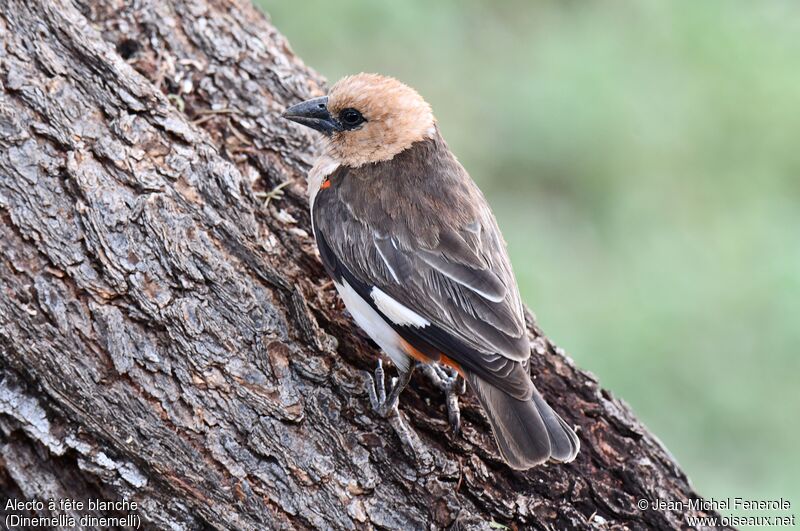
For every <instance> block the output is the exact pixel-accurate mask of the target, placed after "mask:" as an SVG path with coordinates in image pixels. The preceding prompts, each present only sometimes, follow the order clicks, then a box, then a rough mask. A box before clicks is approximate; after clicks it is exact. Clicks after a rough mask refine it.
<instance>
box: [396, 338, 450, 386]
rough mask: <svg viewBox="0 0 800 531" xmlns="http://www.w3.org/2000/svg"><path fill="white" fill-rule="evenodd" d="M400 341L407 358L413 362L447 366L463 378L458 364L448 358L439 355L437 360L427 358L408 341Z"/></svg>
mask: <svg viewBox="0 0 800 531" xmlns="http://www.w3.org/2000/svg"><path fill="white" fill-rule="evenodd" d="M402 341H403V348H404V349H405V351H406V354H408V355H409V356H411V357H412V358H414V359H415V360H417V361H420V362H422V363H431V362H434V361H438V362H439V363H441V364H442V365H447V366H448V367H452V368H453V369H455V370H456V372H457V373H458V374H460V375H461V377H462V378H464V377H465V376H464V370H463V369H462V368H461V365H459V364H458V363H456V362H455V361H453V360H452V359H450V358H448V357H447V356H445V355H444V354H441V353H440V354H439V357H438V359H435V358H431V357H430V356H428V355H427V354H425V353H423V352H422V351H420V350H418V349H416V348H414V346H413V345H412V344H411V343H409V342H408V341H406V340H405V339H403V340H402Z"/></svg>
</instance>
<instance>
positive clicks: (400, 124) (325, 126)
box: [283, 74, 436, 167]
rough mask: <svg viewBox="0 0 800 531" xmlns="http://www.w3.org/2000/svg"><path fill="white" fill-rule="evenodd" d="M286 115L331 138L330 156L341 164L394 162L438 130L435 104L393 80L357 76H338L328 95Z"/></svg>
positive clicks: (297, 107)
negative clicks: (398, 155)
mask: <svg viewBox="0 0 800 531" xmlns="http://www.w3.org/2000/svg"><path fill="white" fill-rule="evenodd" d="M283 115H284V116H285V117H286V118H288V119H290V120H293V121H295V122H298V123H301V124H303V125H306V126H308V127H311V128H313V129H316V130H317V131H320V132H322V133H324V134H325V135H326V136H327V137H328V146H327V147H328V149H327V151H328V154H329V155H330V156H331V157H333V158H334V159H335V160H336V161H337V162H339V163H340V164H344V165H346V166H354V167H356V166H361V165H363V164H367V163H370V162H379V161H382V160H389V159H391V158H392V157H394V156H395V155H397V154H398V153H400V152H401V151H403V150H405V149H408V148H409V147H410V146H411V144H413V143H414V142H417V141H420V140H423V139H425V138H428V137H431V136H433V135H434V134H435V123H436V120H435V118H434V117H433V112H432V111H431V107H430V105H428V104H427V103H426V102H425V100H423V99H422V96H420V95H419V94H418V93H417V91H415V90H414V89H412V88H411V87H409V86H407V85H404V84H403V83H401V82H399V81H397V80H396V79H394V78H391V77H386V76H381V75H378V74H356V75H354V76H348V77H345V78H343V79H341V80H339V81H338V82H337V83H336V84H335V85H334V86H333V87H332V88H331V90H330V92H329V94H328V95H327V96H324V97H322V98H315V99H313V100H308V101H305V102H303V103H299V104H297V105H294V106H292V107H289V108H288V109H286V111H285V112H284V114H283Z"/></svg>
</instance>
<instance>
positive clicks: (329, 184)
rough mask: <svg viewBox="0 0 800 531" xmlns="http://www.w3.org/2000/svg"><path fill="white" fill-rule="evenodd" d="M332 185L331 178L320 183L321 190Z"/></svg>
mask: <svg viewBox="0 0 800 531" xmlns="http://www.w3.org/2000/svg"><path fill="white" fill-rule="evenodd" d="M330 187H331V180H330V179H325V180H324V181H322V184H321V185H320V187H319V188H320V190H327V189H328V188H330Z"/></svg>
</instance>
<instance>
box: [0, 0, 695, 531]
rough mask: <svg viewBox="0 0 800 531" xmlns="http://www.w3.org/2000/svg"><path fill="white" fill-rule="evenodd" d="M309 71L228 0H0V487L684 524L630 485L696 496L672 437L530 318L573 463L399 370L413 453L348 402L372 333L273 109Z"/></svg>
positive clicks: (221, 525)
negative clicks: (505, 432)
mask: <svg viewBox="0 0 800 531" xmlns="http://www.w3.org/2000/svg"><path fill="white" fill-rule="evenodd" d="M322 86H323V80H322V79H321V78H320V77H319V76H318V75H317V74H315V73H314V72H312V71H311V70H309V69H308V68H306V67H305V66H304V65H303V64H302V62H300V60H299V59H297V58H296V57H295V56H294V55H293V53H292V51H291V50H290V49H289V46H288V44H287V42H286V40H285V39H284V38H283V37H282V36H281V35H280V34H279V33H278V32H277V31H276V30H275V28H273V27H272V26H271V25H270V23H269V22H268V20H267V19H266V18H265V16H264V15H262V14H261V13H260V12H258V11H257V10H255V9H254V8H253V7H252V6H251V5H250V4H249V2H248V1H247V0H173V1H167V2H164V1H161V0H125V1H123V0H108V1H105V2H95V1H93V0H74V1H72V2H71V1H69V0H0V492H2V494H3V496H4V497H3V499H2V502H3V507H2V510H5V507H6V505H5V503H6V499H8V498H13V499H18V500H29V499H35V498H37V499H43V500H46V499H49V498H55V499H58V498H71V499H84V500H85V499H88V498H100V499H104V500H120V499H127V500H133V501H136V502H137V503H138V504H139V506H140V507H139V509H138V510H137V513H138V514H139V515H140V516H141V518H142V524H143V527H145V528H172V529H201V528H218V529H309V528H318V529H362V528H365V529H373V528H374V529H429V528H430V529H433V528H448V527H450V528H455V529H485V528H489V527H490V526H492V525H494V524H503V525H505V526H509V527H512V528H517V529H527V528H551V529H552V528H558V529H564V528H584V527H587V528H588V527H593V528H624V527H627V528H634V529H638V528H678V527H685V526H686V523H685V521H684V520H683V515H681V514H679V513H674V512H659V511H652V510H646V511H641V510H639V509H637V506H636V502H637V500H638V499H640V498H646V499H655V498H660V499H665V500H688V499H690V498H696V494H695V493H694V492H693V490H692V488H691V486H690V485H689V483H688V481H687V478H686V476H685V475H684V474H683V473H682V472H681V470H680V469H679V468H678V466H677V464H676V463H675V461H674V460H673V458H672V457H671V456H670V455H669V453H668V452H667V451H666V450H665V449H664V448H663V447H662V446H661V445H660V444H659V442H658V441H657V439H656V438H655V437H654V436H652V435H651V434H650V433H648V431H647V430H646V429H645V428H644V427H643V426H642V425H641V424H640V423H639V422H638V421H637V420H636V418H635V417H634V416H633V414H632V413H631V411H630V409H629V408H628V407H627V406H626V405H625V404H623V403H622V402H620V401H619V400H617V399H615V398H613V397H612V396H611V395H610V394H609V393H608V392H606V391H604V390H602V389H601V388H600V387H599V386H598V384H597V381H596V380H595V378H594V377H593V376H592V375H590V374H588V373H586V372H583V371H581V370H579V369H578V368H576V367H575V366H574V365H573V363H572V361H571V360H570V359H569V358H568V357H566V356H565V355H564V353H563V352H561V351H560V350H559V349H557V348H555V347H554V346H553V345H552V344H551V343H550V342H549V341H548V340H547V338H546V337H545V336H544V335H543V334H542V333H541V331H540V330H539V329H538V328H537V327H536V324H535V322H534V321H533V319H532V318H531V320H530V334H531V337H532V338H533V340H534V341H533V345H534V349H535V351H536V352H535V355H534V357H533V359H534V363H533V365H534V367H533V372H534V374H536V375H537V385H538V386H539V387H540V388H541V389H542V390H543V391H544V392H545V394H546V395H547V396H548V397H550V399H551V402H552V403H553V405H554V407H555V409H556V410H558V411H559V413H561V414H562V415H563V416H564V418H565V419H567V420H568V421H569V422H572V423H574V424H575V425H577V426H579V427H580V431H579V435H580V437H581V439H582V442H583V450H582V453H581V454H580V456H579V457H578V459H577V460H576V461H575V462H574V463H572V464H570V465H566V466H543V467H540V468H537V469H534V470H531V471H529V472H525V473H519V472H513V471H511V470H509V469H508V468H507V467H506V466H504V465H503V464H502V462H501V461H500V460H499V457H498V455H497V452H496V450H495V448H494V443H493V442H492V438H491V435H490V432H489V428H488V425H487V422H486V421H485V419H484V417H483V415H482V413H481V412H480V410H479V408H478V407H477V406H476V404H475V402H474V401H473V400H472V399H471V398H470V397H465V398H464V399H463V401H464V402H465V405H464V410H463V414H464V421H463V424H464V427H463V434H462V435H459V436H453V435H452V434H451V433H450V432H449V430H448V428H447V422H446V412H445V410H444V401H443V399H442V397H441V395H439V394H438V393H437V392H436V391H434V390H433V389H432V388H431V387H430V386H429V384H428V383H427V382H426V381H425V379H424V378H421V377H417V378H415V379H414V380H413V382H412V385H411V386H410V388H409V389H408V390H407V391H406V392H405V393H404V394H403V397H402V399H401V410H402V411H403V412H404V414H405V415H406V416H407V417H408V418H409V419H410V423H411V425H412V426H413V427H414V429H415V430H416V432H417V433H418V434H419V435H420V437H421V439H422V441H423V442H424V443H425V445H426V446H427V447H428V448H429V450H430V453H431V456H430V457H431V458H432V460H430V461H428V462H426V463H424V465H420V464H419V463H417V462H416V461H415V460H414V459H413V458H412V456H409V455H407V454H406V453H405V452H404V450H403V446H402V445H401V443H400V442H399V440H398V439H397V437H396V435H395V434H394V432H393V431H392V429H391V427H390V425H389V423H388V422H387V421H385V420H383V419H380V418H377V417H375V416H374V415H372V414H371V412H370V409H369V407H368V401H367V400H366V396H365V393H364V392H363V376H362V374H361V371H362V370H366V369H369V370H371V369H372V368H373V366H374V363H375V356H376V349H375V348H374V346H373V345H371V344H370V343H369V342H368V341H367V340H366V339H365V338H364V336H363V335H361V334H360V333H358V332H356V331H355V330H354V328H353V325H352V324H351V322H350V320H349V318H348V317H347V315H346V314H345V313H344V312H343V308H342V306H341V304H340V303H339V301H338V300H337V298H336V296H335V294H334V292H333V290H332V289H331V286H330V283H329V282H328V279H327V278H326V276H325V274H324V272H323V271H322V269H321V266H320V264H319V261H318V258H317V255H316V251H315V249H314V245H313V243H312V241H311V239H310V238H309V234H308V233H309V218H308V214H307V211H306V210H307V203H306V199H305V191H304V189H305V188H304V187H305V182H304V179H303V176H304V174H305V172H306V170H307V169H308V167H309V165H310V163H311V161H312V160H313V156H314V147H313V145H314V141H313V140H314V139H313V138H312V136H311V135H310V133H307V132H306V130H304V129H303V128H301V127H299V126H295V125H293V124H291V123H289V122H286V121H284V120H281V119H280V118H279V116H278V114H279V112H280V111H281V110H282V109H283V108H284V107H285V106H286V105H287V104H289V103H293V102H297V101H299V100H301V99H305V98H308V97H311V96H313V95H318V94H320V93H321V87H322ZM279 185H280V186H282V185H285V188H284V189H283V192H285V194H284V195H283V196H280V194H274V195H275V197H271V198H269V201H267V200H266V199H265V198H264V195H263V194H264V193H265V192H267V191H269V190H272V189H273V188H275V187H276V186H279ZM10 512H14V511H10ZM86 512H87V511H72V512H70V511H66V514H71V515H73V516H76V517H79V516H81V515H82V514H85V513H86ZM18 514H28V515H33V514H38V515H52V514H55V513H52V512H50V511H48V510H47V509H45V510H44V511H34V510H31V511H24V510H23V511H21V512H20V511H18ZM94 514H96V515H98V516H102V515H104V513H103V511H94ZM114 514H116V513H114ZM122 514H125V513H124V511H123V513H122ZM692 514H704V513H692ZM105 515H108V514H107V513H106V514H105ZM493 523H494V524H493ZM495 527H496V526H495Z"/></svg>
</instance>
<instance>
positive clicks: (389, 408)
mask: <svg viewBox="0 0 800 531" xmlns="http://www.w3.org/2000/svg"><path fill="white" fill-rule="evenodd" d="M365 378H366V385H365V387H366V389H367V394H368V395H369V402H370V405H371V406H372V410H373V411H375V413H377V414H378V415H380V416H381V417H384V418H387V417H391V416H394V415H395V414H396V413H397V412H398V409H397V404H398V403H399V401H400V393H401V392H402V391H403V389H404V388H405V386H406V385H407V384H408V382H409V380H410V379H411V371H408V372H406V373H400V377H399V378H397V377H393V378H392V379H391V380H390V383H389V390H388V392H387V389H386V378H385V373H384V371H383V362H382V361H381V360H380V359H379V360H378V366H377V367H376V368H375V375H374V377H373V375H371V374H369V373H368V372H365Z"/></svg>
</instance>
